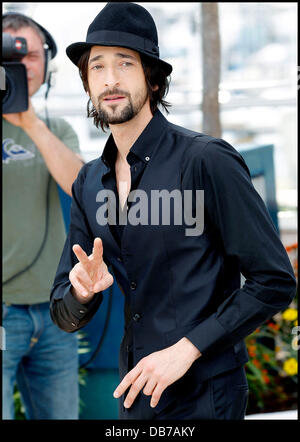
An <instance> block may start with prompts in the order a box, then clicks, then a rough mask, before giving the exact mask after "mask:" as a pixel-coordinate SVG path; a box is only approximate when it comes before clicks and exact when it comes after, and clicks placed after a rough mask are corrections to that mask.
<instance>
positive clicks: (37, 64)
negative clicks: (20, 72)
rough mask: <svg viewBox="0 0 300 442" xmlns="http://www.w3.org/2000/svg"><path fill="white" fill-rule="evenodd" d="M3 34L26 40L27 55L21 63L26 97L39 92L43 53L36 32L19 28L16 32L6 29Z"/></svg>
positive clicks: (27, 28)
mask: <svg viewBox="0 0 300 442" xmlns="http://www.w3.org/2000/svg"><path fill="white" fill-rule="evenodd" d="M4 32H7V33H9V34H10V35H12V36H13V37H23V38H25V39H26V42H27V51H28V53H27V55H25V57H24V58H22V60H21V62H22V63H23V64H25V66H26V71H27V80H28V95H29V97H31V96H32V95H33V94H35V92H37V91H38V90H39V88H40V87H41V85H42V83H43V79H44V66H45V53H44V48H43V43H42V40H41V38H40V36H39V35H38V34H37V32H36V31H35V30H34V29H32V28H30V27H24V28H20V29H19V30H18V31H15V30H14V29H11V28H7V29H5V31H4Z"/></svg>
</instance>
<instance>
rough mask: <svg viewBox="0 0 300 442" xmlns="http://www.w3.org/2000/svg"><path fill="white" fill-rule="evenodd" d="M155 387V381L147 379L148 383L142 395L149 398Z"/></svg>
mask: <svg viewBox="0 0 300 442" xmlns="http://www.w3.org/2000/svg"><path fill="white" fill-rule="evenodd" d="M156 385H157V381H156V380H155V379H148V382H147V384H146V385H145V387H144V390H143V393H144V394H145V395H146V396H150V395H151V394H152V393H153V391H154V388H155V387H156Z"/></svg>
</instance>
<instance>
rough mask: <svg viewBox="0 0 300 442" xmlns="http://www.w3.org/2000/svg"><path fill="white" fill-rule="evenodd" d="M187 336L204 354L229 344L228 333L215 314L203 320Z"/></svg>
mask: <svg viewBox="0 0 300 442" xmlns="http://www.w3.org/2000/svg"><path fill="white" fill-rule="evenodd" d="M185 337H186V338H187V339H189V340H190V341H191V342H192V344H194V345H195V346H196V347H197V348H198V350H199V351H200V352H201V354H202V355H203V356H206V354H209V353H211V352H212V351H214V350H220V349H222V350H224V349H225V345H226V347H227V346H228V334H227V332H226V330H225V329H224V328H223V327H222V325H221V324H220V323H219V321H218V320H217V319H216V318H215V316H214V315H212V316H210V317H209V318H207V319H206V320H205V321H203V322H201V323H200V324H199V325H197V326H196V327H194V328H193V329H192V330H191V331H189V332H188V333H186V334H185Z"/></svg>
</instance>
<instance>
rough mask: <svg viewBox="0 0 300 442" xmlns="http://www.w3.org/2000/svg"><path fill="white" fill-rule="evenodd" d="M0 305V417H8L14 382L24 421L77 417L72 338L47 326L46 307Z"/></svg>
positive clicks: (11, 415)
mask: <svg viewBox="0 0 300 442" xmlns="http://www.w3.org/2000/svg"><path fill="white" fill-rule="evenodd" d="M2 306H3V321H2V325H3V327H4V334H5V347H4V350H3V351H2V361H3V362H2V364H3V371H2V391H3V401H2V402H3V419H14V403H13V389H14V384H15V382H17V385H18V388H19V390H20V393H21V398H22V402H23V404H24V407H25V414H26V418H27V419H78V411H79V410H78V406H79V386H78V351H77V336H76V334H74V333H72V334H69V333H66V332H64V331H62V330H60V329H59V328H58V327H57V326H56V325H54V324H53V322H52V320H51V317H50V313H49V303H48V302H46V303H43V304H34V305H16V304H15V305H9V304H2Z"/></svg>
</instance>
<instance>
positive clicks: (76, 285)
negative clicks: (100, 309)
mask: <svg viewBox="0 0 300 442" xmlns="http://www.w3.org/2000/svg"><path fill="white" fill-rule="evenodd" d="M70 282H71V284H72V286H73V287H74V289H75V290H76V291H77V292H78V293H79V295H81V296H88V295H89V292H88V290H87V289H86V288H85V287H84V286H83V285H82V284H81V282H80V281H79V280H78V278H75V277H73V278H71V276H70Z"/></svg>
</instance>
